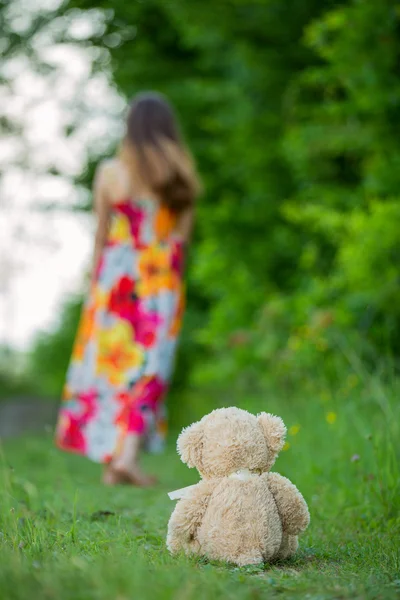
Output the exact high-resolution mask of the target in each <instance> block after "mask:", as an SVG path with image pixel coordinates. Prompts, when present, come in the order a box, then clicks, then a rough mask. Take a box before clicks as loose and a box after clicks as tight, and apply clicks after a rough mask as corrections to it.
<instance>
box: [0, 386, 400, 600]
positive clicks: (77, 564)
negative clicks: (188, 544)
mask: <svg viewBox="0 0 400 600" xmlns="http://www.w3.org/2000/svg"><path fill="white" fill-rule="evenodd" d="M347 388H349V386H347ZM350 388H351V389H347V391H345V390H339V391H338V393H337V394H336V396H335V397H333V394H332V393H331V392H330V391H329V390H325V391H324V393H323V394H322V396H321V398H315V397H314V398H312V397H308V396H307V394H306V393H305V392H303V393H302V394H300V395H299V397H298V398H296V399H293V398H291V399H286V400H279V399H272V400H270V401H269V402H268V406H264V404H265V403H264V402H261V401H260V400H259V399H257V400H254V399H253V400H252V399H251V398H246V400H245V401H243V402H242V403H243V404H244V405H245V406H249V407H252V408H253V409H255V410H260V409H262V408H266V409H268V410H271V411H273V412H276V413H278V414H280V415H282V416H283V417H284V419H285V422H286V423H287V425H288V427H289V431H290V434H289V436H288V441H289V445H288V446H287V449H286V451H284V452H282V454H281V456H280V457H279V458H278V461H277V463H276V466H275V470H276V471H278V472H281V473H282V474H284V475H286V476H288V477H290V478H291V479H292V481H293V482H295V483H296V484H297V485H298V487H299V489H300V490H301V491H302V493H303V494H304V496H305V498H306V500H307V501H308V503H309V507H310V512H311V518H312V523H311V526H310V528H309V530H308V531H307V532H306V534H305V535H303V536H302V537H301V540H300V550H299V552H298V555H297V556H296V557H295V558H294V559H292V560H290V561H287V562H285V563H281V564H275V565H265V566H264V565H260V566H259V567H251V568H241V569H239V568H235V567H233V566H231V565H224V564H215V563H209V562H208V561H207V560H205V559H189V558H186V557H183V556H182V557H179V558H172V557H170V556H169V554H168V552H167V551H166V548H165V535H166V526H167V522H168V518H169V515H170V513H171V511H172V509H173V503H172V502H171V501H170V500H169V499H168V497H167V491H170V490H173V489H176V488H179V487H183V486H185V485H189V484H191V483H193V482H195V481H196V479H197V477H196V473H195V472H193V471H190V470H189V469H187V467H185V466H184V465H183V464H181V463H180V462H179V460H178V457H177V455H176V452H175V450H174V448H173V447H172V445H171V448H170V449H169V450H168V451H167V453H166V454H165V455H163V456H158V457H146V459H145V460H146V463H147V466H148V468H149V470H152V471H153V472H155V473H157V474H158V475H159V476H160V479H161V483H160V485H159V486H158V487H157V488H155V489H152V490H146V491H144V490H137V489H131V488H125V487H121V488H116V489H108V488H105V487H103V486H101V485H100V483H99V479H100V469H99V467H98V466H96V465H93V464H91V463H90V462H89V461H87V460H85V459H83V458H80V457H76V456H70V455H66V454H63V453H61V452H59V451H58V450H56V449H55V448H54V447H53V445H52V440H51V435H50V434H49V433H48V434H46V435H42V436H40V437H22V438H20V439H17V440H12V441H11V442H7V443H6V444H5V446H4V448H3V459H2V461H1V462H2V464H3V467H2V473H1V475H0V477H1V479H0V481H1V482H2V490H1V512H0V598H1V600H25V599H26V598H27V597H32V598H34V597H37V598H39V599H40V600H53V599H54V600H67V599H74V600H92V599H93V600H111V599H112V600H128V599H133V598H135V599H139V600H141V599H147V598H149V599H150V598H151V599H153V598H154V599H170V598H174V599H177V600H191V599H193V600H201V599H203V598H204V599H210V598H211V599H213V598H221V599H222V598H223V599H230V598H235V599H238V600H242V599H243V600H244V599H252V600H255V599H258V598H260V599H261V598H280V599H291V598H293V599H300V598H307V599H313V600H325V599H346V598H349V599H350V598H351V599H352V600H354V599H360V600H369V599H386V598H387V599H391V598H400V551H399V546H400V518H399V504H400V500H399V497H400V490H399V467H398V464H399V463H398V459H399V454H398V453H399V449H398V446H397V440H398V439H399V433H400V427H399V423H400V420H399V417H400V408H399V402H398V400H397V398H398V394H397V389H396V384H391V385H389V384H385V385H383V384H382V383H381V382H380V381H378V380H375V379H373V378H368V380H366V381H357V382H356V383H354V381H353V383H352V385H351V386H350ZM187 401H188V402H191V401H192V399H191V398H188V399H187ZM193 402H194V400H193ZM261 404H262V406H260V405H261ZM192 406H193V405H192ZM192 410H193V409H192ZM203 412H204V410H203ZM171 437H173V436H171ZM172 441H173V440H172ZM171 444H172V443H171Z"/></svg>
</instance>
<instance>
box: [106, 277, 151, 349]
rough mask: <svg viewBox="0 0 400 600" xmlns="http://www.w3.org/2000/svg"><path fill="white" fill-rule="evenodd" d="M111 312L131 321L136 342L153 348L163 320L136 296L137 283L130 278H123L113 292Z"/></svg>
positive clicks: (110, 304)
mask: <svg viewBox="0 0 400 600" xmlns="http://www.w3.org/2000/svg"><path fill="white" fill-rule="evenodd" d="M108 307H109V310H110V311H111V312H113V313H115V314H117V315H118V316H119V317H120V318H121V319H124V320H126V321H129V323H130V324H131V325H132V328H133V334H134V340H135V341H136V342H137V343H138V344H141V345H142V346H144V347H145V348H151V346H152V345H153V344H154V342H155V341H156V331H157V327H158V326H159V325H160V323H162V318H161V317H160V316H159V315H157V314H156V313H152V312H148V311H146V310H145V309H144V308H143V304H142V302H141V301H140V300H139V299H138V298H137V296H136V295H135V282H134V281H133V279H131V278H130V277H122V278H121V279H120V280H119V282H118V284H117V285H116V287H115V288H114V289H113V290H112V292H111V295H110V301H109V306H108Z"/></svg>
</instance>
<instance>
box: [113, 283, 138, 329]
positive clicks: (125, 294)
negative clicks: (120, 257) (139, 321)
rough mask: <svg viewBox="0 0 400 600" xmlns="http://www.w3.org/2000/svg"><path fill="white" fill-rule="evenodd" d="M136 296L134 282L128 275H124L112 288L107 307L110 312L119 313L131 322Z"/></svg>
mask: <svg viewBox="0 0 400 600" xmlns="http://www.w3.org/2000/svg"><path fill="white" fill-rule="evenodd" d="M136 302H137V298H136V296H135V282H134V280H133V279H131V278H130V277H127V276H124V277H121V279H120V280H119V281H118V283H117V285H116V286H115V287H114V288H113V289H112V291H111V294H110V300H109V303H108V308H109V310H110V311H111V312H113V313H115V314H117V315H119V316H120V317H121V319H125V320H126V321H129V322H130V323H132V324H133V321H134V319H135V312H136V306H135V305H136Z"/></svg>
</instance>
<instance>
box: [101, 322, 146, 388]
mask: <svg viewBox="0 0 400 600" xmlns="http://www.w3.org/2000/svg"><path fill="white" fill-rule="evenodd" d="M98 340H99V355H98V361H97V374H98V375H103V374H104V375H106V376H107V378H108V380H109V382H110V383H111V385H121V384H122V383H124V382H125V380H126V371H128V370H130V369H133V368H135V367H139V366H140V365H141V364H142V362H143V351H142V350H141V348H140V346H139V345H138V344H136V343H135V342H134V339H133V332H132V327H131V326H130V325H129V323H124V322H119V323H117V324H116V325H115V326H114V327H112V328H111V329H106V330H103V331H100V332H99V334H98Z"/></svg>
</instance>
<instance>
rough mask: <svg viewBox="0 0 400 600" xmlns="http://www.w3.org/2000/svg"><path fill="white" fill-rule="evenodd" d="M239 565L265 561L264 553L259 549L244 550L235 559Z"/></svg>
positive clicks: (257, 563)
mask: <svg viewBox="0 0 400 600" xmlns="http://www.w3.org/2000/svg"><path fill="white" fill-rule="evenodd" d="M233 562H234V563H236V564H237V565H238V566H239V567H246V566H247V565H259V564H260V563H262V562H264V559H263V555H262V554H261V552H260V551H259V550H254V551H249V552H244V553H243V554H239V556H237V557H236V558H235V559H234V561H233Z"/></svg>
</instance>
